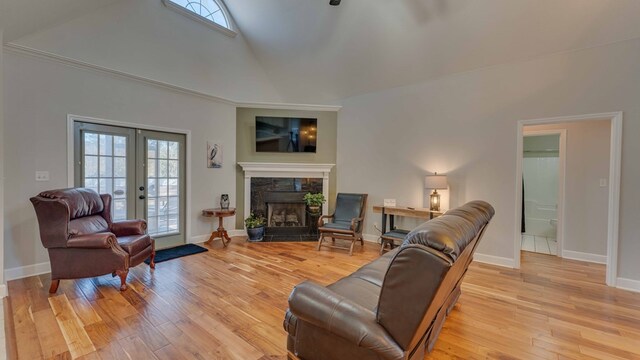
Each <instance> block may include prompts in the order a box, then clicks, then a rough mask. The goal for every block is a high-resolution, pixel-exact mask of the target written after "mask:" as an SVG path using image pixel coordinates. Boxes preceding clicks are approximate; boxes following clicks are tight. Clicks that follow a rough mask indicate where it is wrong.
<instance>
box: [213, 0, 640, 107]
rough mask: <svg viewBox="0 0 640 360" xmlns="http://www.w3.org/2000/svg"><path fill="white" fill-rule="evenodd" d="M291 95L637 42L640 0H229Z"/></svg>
mask: <svg viewBox="0 0 640 360" xmlns="http://www.w3.org/2000/svg"><path fill="white" fill-rule="evenodd" d="M225 1H226V3H227V6H228V7H229V10H230V12H231V13H232V14H233V16H234V18H235V20H236V22H237V23H238V25H239V26H240V29H241V31H242V32H243V33H244V35H245V37H246V38H247V39H248V41H249V43H250V45H251V47H252V48H253V50H254V52H255V54H256V56H257V57H258V60H259V61H260V62H261V63H262V65H263V66H264V68H265V69H266V71H267V74H268V75H269V76H270V78H271V81H273V82H274V84H275V86H276V87H277V88H278V89H279V90H280V92H281V93H282V94H283V96H284V97H285V98H289V99H293V100H298V101H312V100H314V99H318V100H320V101H322V100H332V99H341V98H345V97H349V96H352V95H357V94H362V93H367V92H372V91H376V90H380V89H386V88H391V87H397V86H401V85H406V84H411V83H417V82H421V81H424V80H427V79H432V78H435V77H440V76H443V75H447V74H452V73H457V72H463V71H468V70H472V69H477V68H481V67H486V66H492V65H496V64H501V63H506V62H512V61H517V60H524V59H529V58H532V57H536V56H540V55H543V54H548V53H554V52H560V51H566V50H570V49H577V48H584V47H590V46H595V45H599V44H605V43H610V42H614V41H619V40H623V39H629V38H633V37H638V36H640V1H638V0H343V1H342V4H341V5H340V6H338V7H333V6H329V1H328V0H260V1H256V0H225Z"/></svg>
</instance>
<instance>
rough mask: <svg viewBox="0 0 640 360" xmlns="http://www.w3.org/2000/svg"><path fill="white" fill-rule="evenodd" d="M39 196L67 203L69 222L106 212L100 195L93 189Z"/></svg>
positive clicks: (71, 190) (44, 193)
mask: <svg viewBox="0 0 640 360" xmlns="http://www.w3.org/2000/svg"><path fill="white" fill-rule="evenodd" d="M38 196H41V197H43V198H46V199H52V200H59V201H61V202H64V203H66V204H67V206H68V207H69V220H73V219H77V218H81V217H85V216H89V215H96V214H100V213H102V211H103V210H104V205H103V203H102V199H101V198H100V195H99V194H98V193H97V192H95V191H94V190H91V189H86V188H73V189H59V190H48V191H43V192H41V193H40V194H39V195H38Z"/></svg>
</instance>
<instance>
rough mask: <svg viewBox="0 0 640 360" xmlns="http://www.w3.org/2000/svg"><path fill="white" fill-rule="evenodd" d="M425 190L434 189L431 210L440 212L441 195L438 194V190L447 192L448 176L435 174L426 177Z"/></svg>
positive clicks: (430, 202)
mask: <svg viewBox="0 0 640 360" xmlns="http://www.w3.org/2000/svg"><path fill="white" fill-rule="evenodd" d="M424 188H425V189H433V193H431V195H429V210H431V211H440V194H438V189H440V190H446V189H447V188H448V185H447V175H438V173H434V174H433V175H427V176H425V177H424Z"/></svg>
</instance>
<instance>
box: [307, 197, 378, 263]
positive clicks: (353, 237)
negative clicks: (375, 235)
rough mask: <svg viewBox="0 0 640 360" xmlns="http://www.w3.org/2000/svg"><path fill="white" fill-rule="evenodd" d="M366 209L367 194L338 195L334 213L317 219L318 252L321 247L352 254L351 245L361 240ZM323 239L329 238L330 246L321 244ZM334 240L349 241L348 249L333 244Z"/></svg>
mask: <svg viewBox="0 0 640 360" xmlns="http://www.w3.org/2000/svg"><path fill="white" fill-rule="evenodd" d="M366 209H367V194H344V193H339V194H338V197H337V199H336V211H335V212H334V213H333V215H322V216H321V217H320V219H318V231H319V232H320V238H319V239H318V250H320V248H321V247H322V246H328V247H332V248H337V249H345V250H349V255H351V254H353V245H354V244H355V243H356V241H360V242H361V243H362V245H364V240H363V239H362V223H363V221H364V214H365V211H366ZM325 219H332V220H333V221H332V222H328V223H325V222H324V220H325ZM325 237H330V238H331V242H332V244H331V245H329V244H323V242H324V240H325ZM335 239H342V240H349V241H351V244H350V246H349V247H345V246H339V245H336V244H335Z"/></svg>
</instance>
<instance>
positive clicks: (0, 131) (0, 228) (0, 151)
mask: <svg viewBox="0 0 640 360" xmlns="http://www.w3.org/2000/svg"><path fill="white" fill-rule="evenodd" d="M2 39H3V30H2V28H0V44H2ZM3 62H4V50H3V48H2V47H1V46H0V138H2V137H3V136H4V96H3V89H4V82H3V81H2V79H3V70H2V69H3V66H2V65H3ZM4 146H5V145H4V141H2V143H1V144H0V269H4ZM4 292H5V287H4V272H0V296H4Z"/></svg>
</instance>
